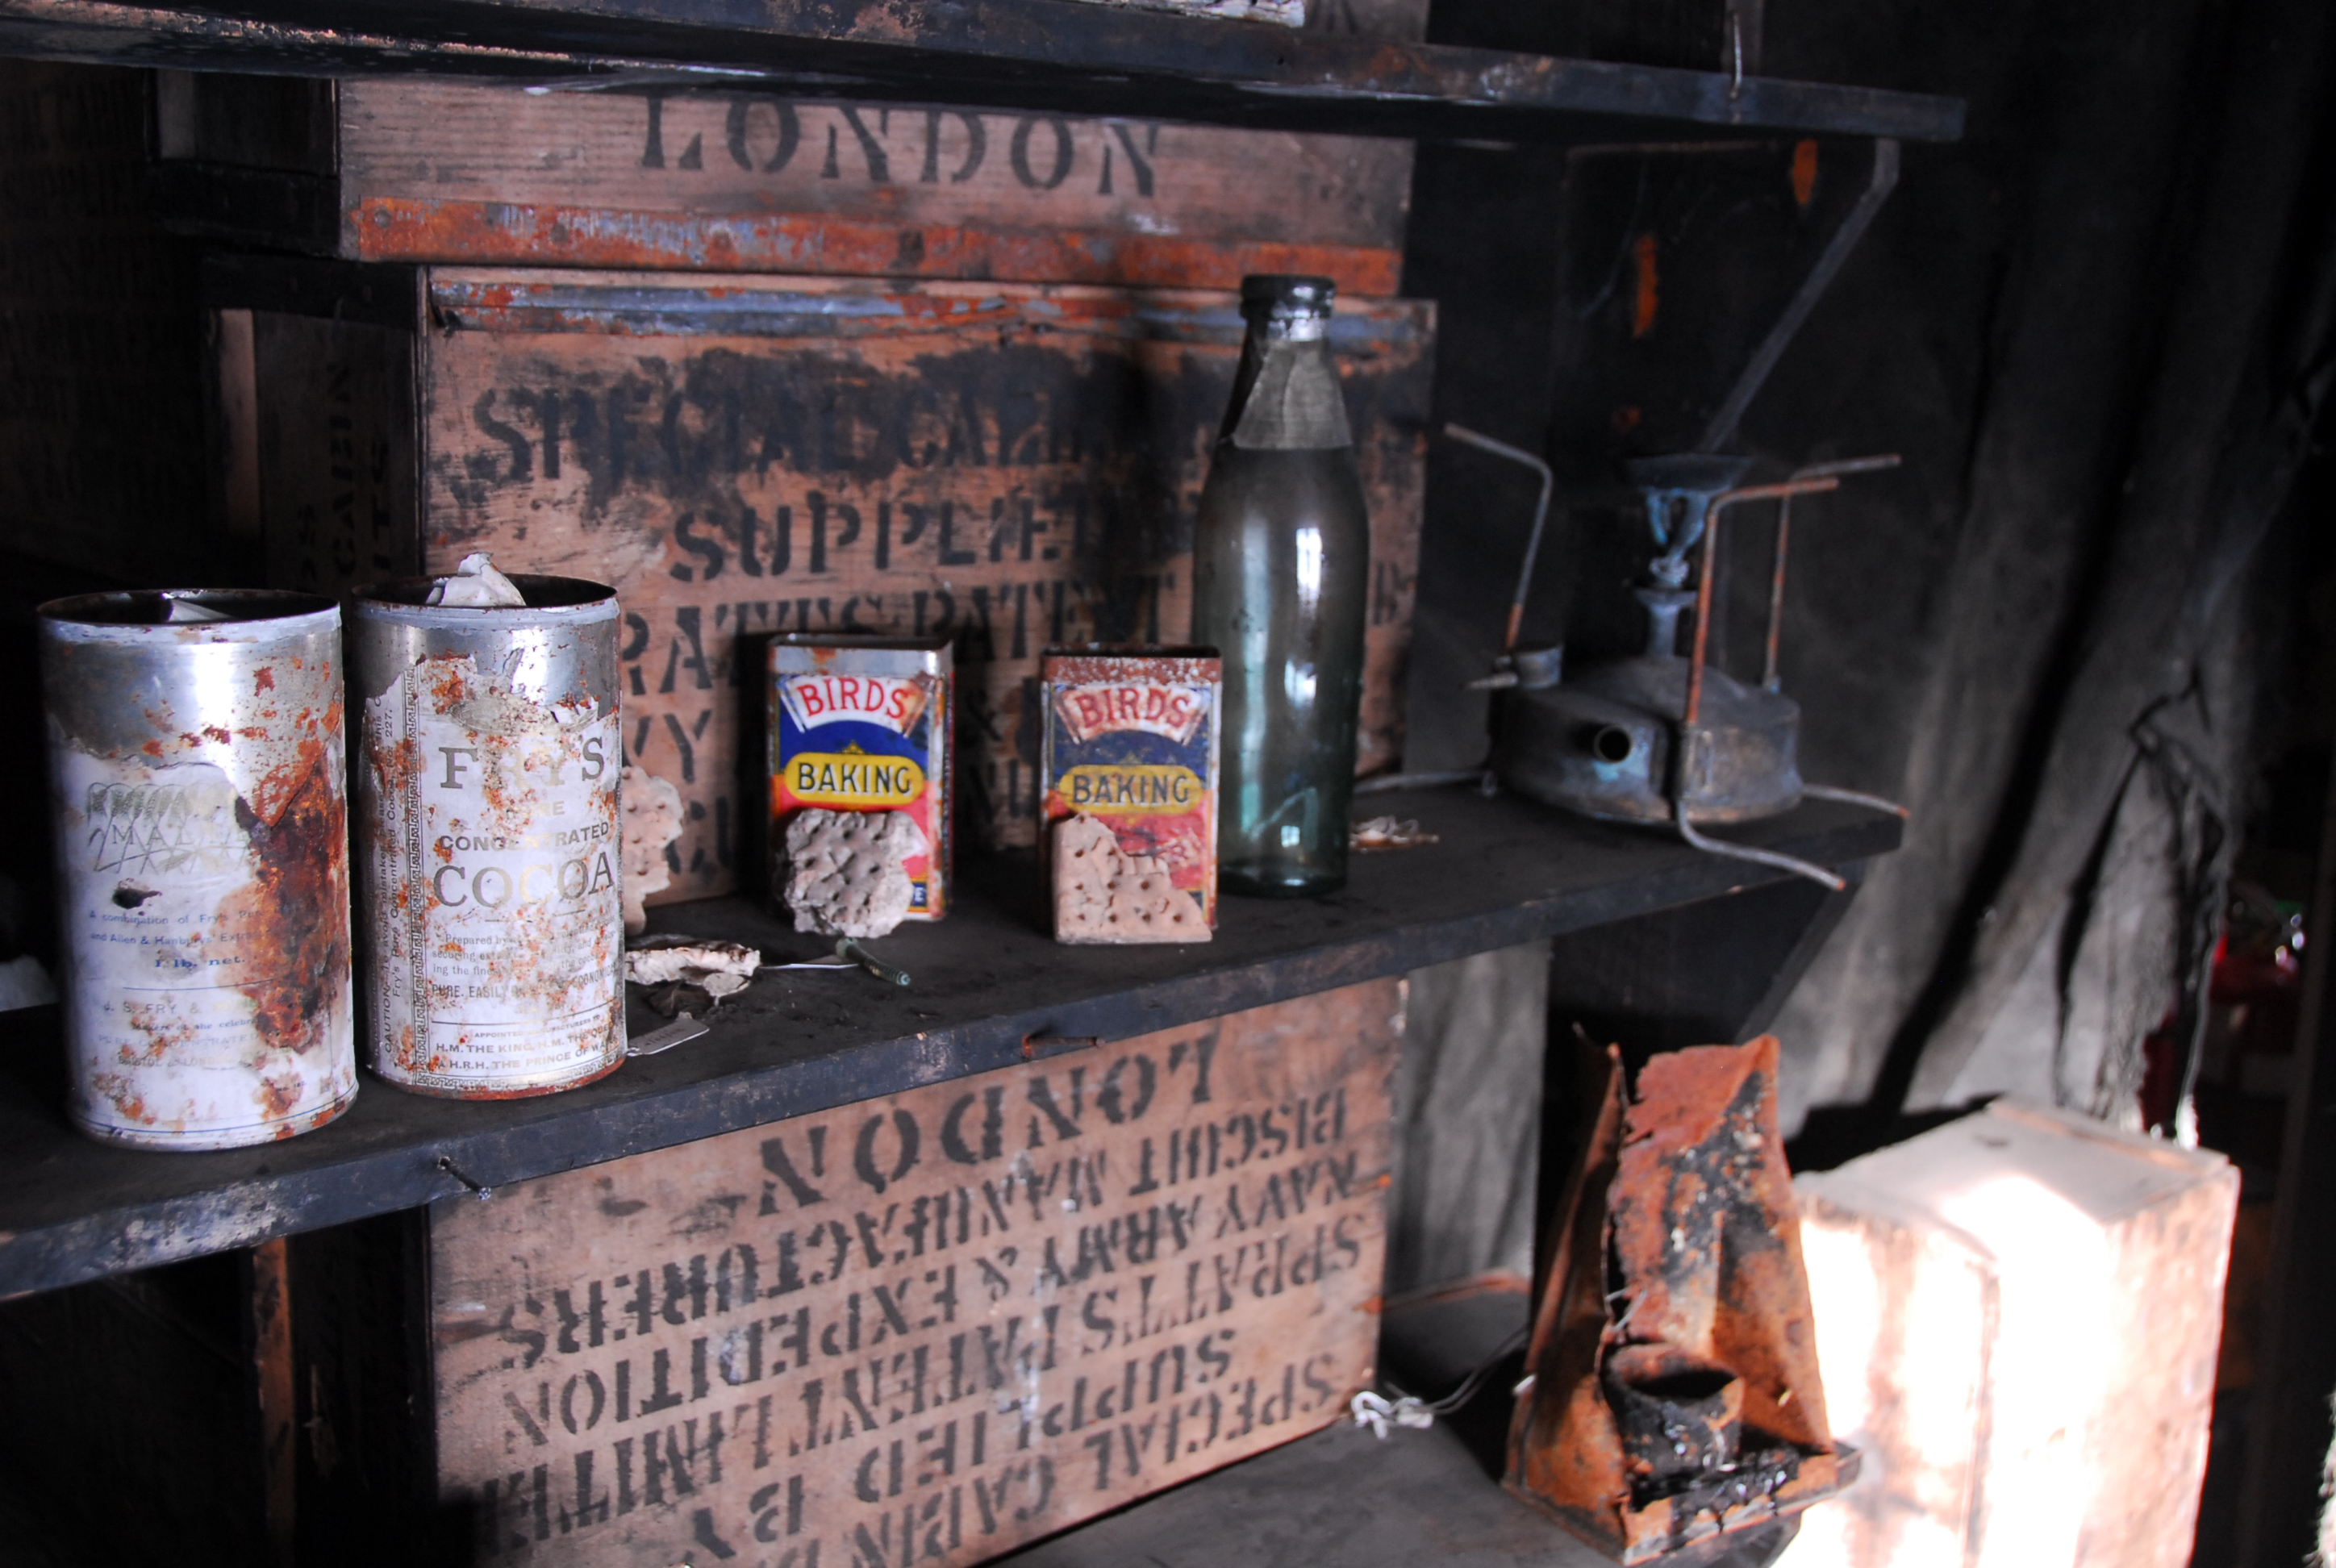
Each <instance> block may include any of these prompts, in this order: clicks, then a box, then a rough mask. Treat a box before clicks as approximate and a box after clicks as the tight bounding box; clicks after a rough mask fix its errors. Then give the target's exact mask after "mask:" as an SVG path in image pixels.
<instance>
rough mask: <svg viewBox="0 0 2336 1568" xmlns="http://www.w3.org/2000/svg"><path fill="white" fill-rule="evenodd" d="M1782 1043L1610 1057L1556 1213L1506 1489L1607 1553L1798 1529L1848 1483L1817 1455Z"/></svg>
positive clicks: (1814, 1376) (1822, 1434)
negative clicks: (1758, 1530) (1785, 1132)
mask: <svg viewBox="0 0 2336 1568" xmlns="http://www.w3.org/2000/svg"><path fill="white" fill-rule="evenodd" d="M1776 1049H1777V1047H1776V1039H1775V1037H1773V1036H1767V1035H1764V1036H1762V1037H1760V1038H1759V1039H1757V1040H1755V1041H1753V1042H1752V1043H1751V1044H1749V1045H1747V1046H1740V1047H1739V1046H1699V1047H1691V1048H1689V1049H1687V1050H1680V1051H1671V1052H1666V1053H1664V1054H1662V1055H1660V1056H1657V1057H1653V1058H1652V1059H1650V1061H1649V1062H1648V1064H1647V1065H1646V1066H1645V1067H1644V1068H1642V1069H1641V1070H1640V1074H1639V1076H1638V1082H1637V1084H1636V1086H1635V1089H1636V1093H1635V1095H1631V1094H1626V1093H1625V1090H1624V1086H1623V1074H1622V1069H1621V1061H1620V1058H1619V1056H1618V1055H1616V1054H1615V1053H1614V1052H1613V1051H1612V1050H1611V1048H1610V1049H1609V1050H1608V1051H1607V1052H1606V1053H1604V1055H1605V1061H1604V1063H1603V1064H1602V1071H1601V1072H1598V1073H1595V1074H1593V1075H1591V1076H1592V1077H1593V1079H1594V1081H1595V1082H1596V1083H1598V1084H1599V1085H1600V1086H1601V1088H1600V1090H1599V1092H1598V1093H1597V1095H1596V1103H1597V1110H1596V1111H1595V1113H1594V1121H1593V1123H1592V1125H1591V1128H1590V1129H1589V1136H1588V1138H1587V1139H1586V1141H1585V1144H1584V1149H1583V1154H1582V1160H1581V1164H1580V1166H1579V1168H1578V1170H1577V1172H1576V1174H1575V1175H1574V1177H1573V1178H1572V1183H1571V1185H1570V1186H1569V1188H1568V1191H1567V1194H1566V1198H1565V1201H1564V1203H1563V1205H1562V1209H1561V1214H1560V1221H1559V1231H1558V1233H1557V1236H1556V1238H1555V1240H1556V1246H1555V1248H1554V1250H1553V1263H1552V1272H1551V1277H1550V1280H1549V1282H1548V1284H1547V1286H1546V1287H1545V1289H1544V1292H1543V1298H1542V1302H1541V1306H1540V1309H1539V1310H1538V1312H1537V1314H1536V1318H1535V1321H1534V1327H1533V1340H1532V1343H1531V1345H1530V1346H1529V1347H1528V1349H1527V1351H1526V1367H1527V1369H1528V1371H1529V1372H1530V1373H1531V1382H1530V1386H1529V1388H1527V1390H1526V1391H1525V1392H1524V1393H1523V1395H1522V1396H1521V1397H1520V1398H1519V1401H1518V1405H1517V1411H1516V1416H1515V1419H1514V1422H1513V1424H1512V1427H1511V1432H1510V1445H1509V1474H1508V1478H1507V1483H1506V1484H1507V1485H1508V1487H1509V1489H1510V1490H1511V1491H1513V1492H1515V1493H1516V1494H1517V1495H1520V1496H1522V1497H1523V1498H1524V1499H1525V1500H1526V1501H1528V1502H1530V1503H1533V1505H1535V1506H1537V1507H1541V1508H1543V1509H1544V1510H1545V1511H1547V1512H1549V1513H1552V1514H1554V1515H1556V1517H1558V1518H1559V1519H1560V1520H1562V1522H1563V1523H1565V1524H1567V1525H1568V1526H1569V1527H1571V1528H1572V1529H1574V1530H1575V1531H1576V1532H1577V1533H1579V1534H1582V1536H1583V1537H1584V1538H1585V1539H1587V1540H1589V1541H1591V1542H1592V1543H1593V1544H1596V1545H1598V1546H1600V1547H1601V1548H1603V1549H1604V1550H1606V1551H1607V1552H1609V1553H1611V1554H1612V1555H1613V1556H1614V1557H1615V1558H1616V1559H1617V1560H1619V1561H1621V1562H1623V1563H1645V1562H1651V1561H1655V1560H1658V1559H1660V1558H1662V1557H1664V1556H1665V1555H1667V1554H1669V1553H1675V1552H1679V1551H1681V1550H1682V1549H1689V1548H1698V1547H1700V1546H1701V1544H1704V1543H1708V1542H1709V1541H1712V1540H1713V1539H1715V1538H1717V1537H1718V1536H1720V1535H1723V1534H1728V1532H1731V1531H1734V1530H1737V1529H1742V1528H1745V1527H1747V1526H1750V1525H1754V1524H1763V1523H1766V1522H1768V1521H1770V1520H1773V1519H1776V1518H1777V1517H1779V1516H1780V1515H1784V1514H1792V1513H1795V1512H1797V1511H1798V1510H1800V1509H1802V1508H1805V1507H1806V1506H1808V1505H1810V1504H1811V1503H1814V1502H1816V1501H1819V1500H1820V1499H1822V1498H1824V1497H1826V1496H1829V1495H1832V1494H1833V1493H1834V1492H1835V1491H1837V1490H1839V1489H1840V1488H1841V1487H1842V1486H1843V1485H1846V1484H1847V1483H1848V1482H1849V1481H1850V1480H1851V1479H1852V1478H1854V1475H1855V1474H1856V1457H1855V1454H1854V1450H1851V1449H1849V1448H1847V1447H1845V1446H1842V1445H1839V1444H1836V1443H1835V1441H1834V1440H1833V1437H1832V1434H1831V1432H1830V1430H1829V1429H1828V1427H1827V1426H1826V1423H1825V1392H1824V1385H1823V1382H1822V1379H1821V1378H1820V1376H1819V1373H1818V1367H1817V1359H1816V1340H1815V1329H1814V1328H1813V1319H1812V1315H1811V1312H1810V1309H1809V1293H1808V1282H1807V1277H1806V1271H1805V1269H1804V1267H1803V1261H1802V1254H1801V1241H1800V1221H1799V1211H1798V1209H1797V1207H1796V1203H1795V1201H1794V1197H1793V1191H1792V1183H1791V1177H1790V1174H1789V1173H1788V1172H1787V1170H1786V1165H1785V1158H1784V1144H1783V1140H1782V1138H1781V1136H1780V1135H1779V1134H1778V1131H1777V1126H1776Z"/></svg>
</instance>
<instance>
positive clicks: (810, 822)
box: [787, 809, 925, 937]
mask: <svg viewBox="0 0 2336 1568" xmlns="http://www.w3.org/2000/svg"><path fill="white" fill-rule="evenodd" d="M924 849H925V837H924V834H923V833H920V832H919V831H918V829H917V824H916V823H915V822H914V821H913V820H912V819H911V818H910V816H909V814H908V813H906V812H832V811H821V810H816V809H814V810H810V811H804V812H799V813H796V814H795V816H794V818H793V820H792V821H790V822H789V823H787V908H789V909H790V910H793V911H794V916H795V930H799V931H816V932H818V933H820V934H821V935H822V936H831V937H881V936H885V935H888V934H890V932H891V930H892V928H893V927H895V926H897V925H899V924H900V922H901V920H904V919H906V918H907V916H908V913H909V903H910V898H911V897H912V895H913V893H914V891H915V890H914V888H913V886H912V885H911V884H910V881H909V873H908V872H907V870H906V869H905V868H904V866H903V863H902V862H905V861H906V860H907V859H908V857H909V856H910V855H912V854H920V853H922V852H923V851H924Z"/></svg>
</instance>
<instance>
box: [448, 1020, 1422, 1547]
mask: <svg viewBox="0 0 2336 1568" xmlns="http://www.w3.org/2000/svg"><path fill="white" fill-rule="evenodd" d="M1402 1008H1403V995H1402V982H1400V981H1398V980H1378V981H1371V982H1368V983H1366V984H1363V985H1358V986H1351V987H1348V988H1347V989H1343V990H1338V991H1332V992H1329V993H1326V994H1324V995H1320V996H1316V997H1310V998H1302V999H1300V1000H1298V1001H1293V1002H1285V1003H1280V1004H1278V1005H1276V1006H1273V1007H1270V1008H1258V1009H1255V1010H1253V1011H1251V1012H1246V1013H1240V1014H1236V1015H1233V1016H1231V1017H1230V1018H1221V1019H1218V1020H1215V1021H1214V1022H1212V1023H1208V1024H1203V1025H1200V1026H1196V1027H1191V1028H1186V1029H1181V1030H1171V1031H1167V1032H1163V1033H1161V1034H1157V1035H1149V1036H1145V1037H1141V1038H1138V1039H1134V1040H1129V1041H1125V1042H1124V1043H1121V1044H1116V1045H1109V1046H1105V1047H1101V1048H1100V1049H1095V1050H1089V1051H1082V1052H1079V1053H1077V1054H1076V1055H1070V1056H1064V1057H1054V1058H1051V1059H1048V1060H1046V1061H1042V1062H1037V1063H1033V1064H1031V1065H1029V1066H1023V1067H1016V1068H1009V1069H1007V1070H1006V1071H1003V1072H998V1073H993V1074H989V1075H986V1076H980V1077H975V1078H969V1079H964V1080H960V1081H958V1082H953V1083H948V1084H937V1085H934V1086H930V1087H928V1088H922V1089H917V1090H913V1091H911V1092H910V1093H908V1094H904V1095H900V1096H895V1097H893V1098H891V1099H887V1100H871V1101H868V1102H865V1103H863V1104H861V1105H852V1106H848V1107H846V1108H844V1109H842V1110H838V1111H832V1112H828V1113H825V1114H822V1115H815V1116H806V1117H802V1118H798V1119H796V1120H793V1121H787V1122H781V1123H776V1124H774V1125H769V1126H765V1127H759V1128H754V1129H751V1130H748V1131H745V1132H740V1133H734V1134H729V1135H725V1136H722V1137H717V1138H709V1139H706V1140H705V1141H704V1142H701V1143H696V1144H686V1145H684V1146H682V1147H679V1148H675V1149H668V1150H664V1151H661V1152H658V1153H656V1154H638V1155H634V1156H632V1157H630V1158H628V1159H622V1160H617V1161H612V1162H610V1163H609V1164H603V1165H595V1166H589V1167H587V1168H584V1169H581V1170H577V1171H571V1172H569V1173H566V1174H561V1175H557V1176H548V1177H544V1178H541V1179H540V1180H537V1181H533V1182H529V1183H521V1184H520V1185H517V1186H512V1187H506V1188H501V1189H499V1190H498V1191H497V1192H496V1193H495V1195H494V1198H493V1200H492V1202H489V1203H472V1202H469V1201H467V1200H465V1201H462V1202H459V1203H453V1204H448V1205H442V1206H441V1208H440V1209H439V1210H438V1211H437V1212H436V1213H435V1215H434V1217H433V1223H432V1238H431V1262H432V1267H431V1275H432V1290H433V1325H434V1334H433V1342H434V1344H435V1346H436V1352H435V1354H436V1388H437V1429H438V1455H439V1475H440V1485H441V1492H442V1495H443V1497H444V1498H445V1499H446V1500H447V1501H448V1502H449V1503H450V1504H451V1505H454V1506H455V1507H457V1508H461V1509H466V1510H468V1512H469V1517H470V1522H471V1524H472V1529H473V1531H474V1534H473V1539H474V1541H475V1542H476V1543H477V1553H478V1558H479V1560H480V1561H482V1562H485V1563H527V1564H543V1565H547V1568H549V1565H552V1564H559V1565H563V1568H564V1565H569V1564H573V1565H577V1568H588V1565H589V1568H601V1565H606V1568H616V1565H619V1564H622V1565H626V1568H667V1565H668V1564H671V1563H678V1562H684V1561H689V1562H698V1563H706V1562H712V1561H717V1560H718V1561H723V1562H736V1563H742V1564H750V1563H751V1564H758V1565H763V1568H779V1565H781V1564H789V1565H793V1568H812V1565H813V1563H827V1564H829V1565H831V1568H846V1565H848V1564H852V1563H866V1564H869V1565H871V1568H874V1565H875V1564H880V1563H881V1564H892V1563H908V1564H922V1563H933V1564H937V1565H939V1568H949V1565H951V1564H960V1563H975V1562H978V1561H980V1560H982V1559H985V1558H988V1557H991V1556H995V1555H997V1554H998V1553H1001V1552H1005V1551H1007V1550H1009V1549H1011V1548H1012V1547H1014V1546H1017V1545H1019V1544H1023V1543H1025V1542H1027V1541H1030V1540H1034V1539H1036V1538H1037V1537H1039V1536H1041V1535H1046V1534H1051V1533H1053V1532H1055V1531H1056V1530H1060V1529H1062V1528H1063V1527H1065V1526H1066V1525H1068V1524H1075V1523H1076V1522H1077V1521H1079V1520H1081V1519H1085V1518H1088V1517H1091V1516H1093V1515H1094V1514H1100V1513H1103V1512H1105V1511H1106V1510H1108V1509H1111V1508H1114V1507H1117V1506H1119V1505H1123V1504H1125V1503H1127V1502H1130V1501H1133V1500H1134V1498H1137V1497H1139V1496H1143V1495H1146V1494H1148V1493H1151V1492H1155V1491H1158V1490H1160V1489H1161V1488H1162V1487H1164V1486H1169V1485H1175V1484H1176V1483H1178V1482H1180V1481H1184V1480H1188V1479H1190V1478H1191V1477H1192V1476H1194V1475H1200V1474H1202V1473H1203V1472H1205V1471H1209V1470H1212V1469H1215V1468H1217V1467H1218V1466H1222V1465H1226V1464H1229V1463H1231V1462H1232V1461H1233V1460H1236V1459H1239V1458H1242V1457H1244V1456H1248V1455H1251V1454H1254V1453H1257V1452H1259V1451H1260V1450H1261V1449H1264V1448H1267V1447H1270V1446H1274V1445H1276V1444H1279V1443H1282V1442H1286V1441H1288V1440H1290V1438H1293V1437H1299V1436H1300V1435H1302V1434H1304V1433H1306V1432H1309V1431H1311V1430H1314V1429H1316V1428H1318V1427H1322V1426H1325V1425H1327V1424H1329V1422H1331V1421H1333V1420H1336V1419H1338V1417H1339V1415H1340V1414H1341V1413H1342V1411H1343V1410H1344V1408H1345V1406H1346V1402H1347V1400H1348V1398H1349V1397H1350V1396H1351V1395H1352V1394H1353V1393H1354V1392H1355V1391H1356V1390H1358V1389H1359V1388H1364V1387H1367V1386H1368V1383H1369V1381H1370V1378H1371V1376H1372V1372H1373V1367H1374V1361H1375V1357H1376V1351H1377V1330H1378V1292H1379V1281H1380V1274H1381V1269H1382V1264H1383V1261H1384V1247H1385V1228H1386V1206H1387V1195H1386V1194H1387V1181H1388V1176H1387V1168H1388V1159H1389V1151H1390V1144H1391V1140H1390V1120H1389V1118H1390V1108H1389V1105H1388V1100H1387V1081H1388V1076H1389V1074H1390V1072H1391V1070H1392V1068H1393V1066H1394V1063H1395V1051H1396V1047H1397V1040H1398V1038H1399V1037H1400V1034H1401V1030H1402Z"/></svg>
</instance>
